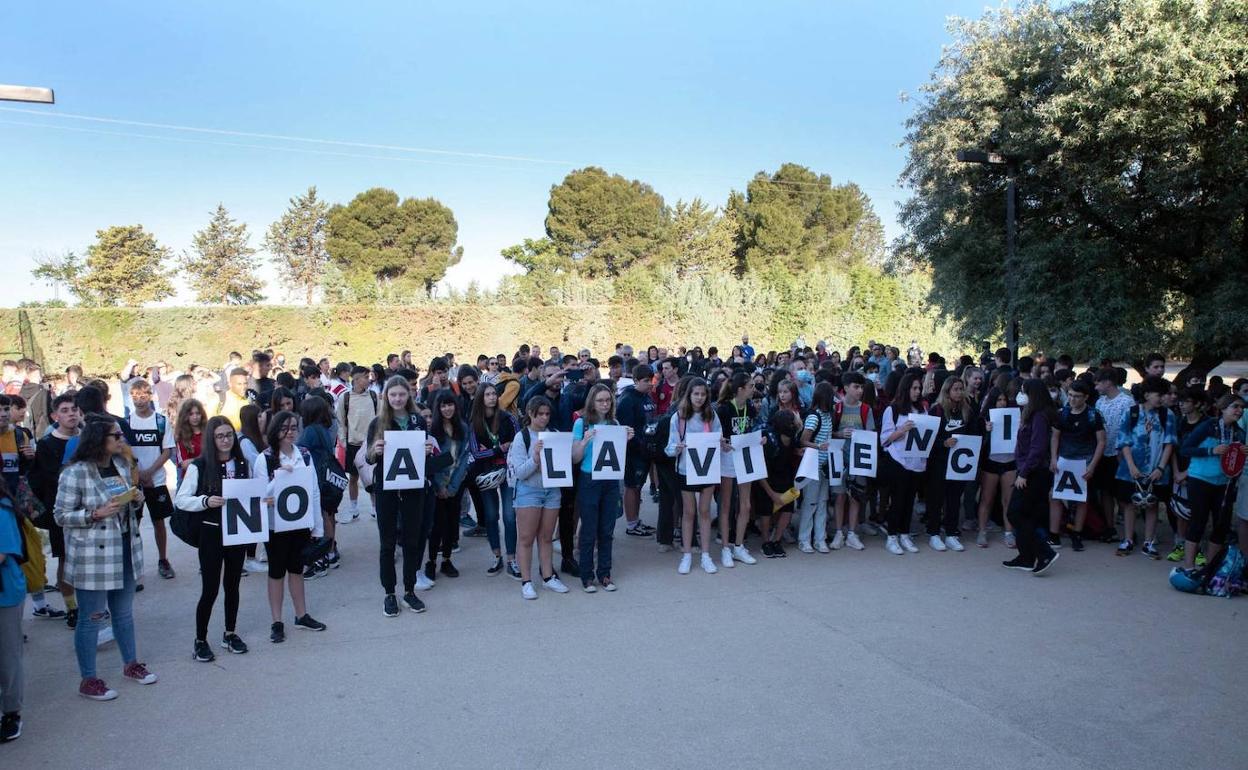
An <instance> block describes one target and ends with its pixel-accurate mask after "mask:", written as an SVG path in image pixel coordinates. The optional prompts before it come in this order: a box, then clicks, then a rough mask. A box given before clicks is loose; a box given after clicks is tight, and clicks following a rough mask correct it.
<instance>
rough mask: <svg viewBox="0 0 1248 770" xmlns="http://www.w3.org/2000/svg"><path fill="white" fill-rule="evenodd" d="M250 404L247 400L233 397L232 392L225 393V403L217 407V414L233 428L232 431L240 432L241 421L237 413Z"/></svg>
mask: <svg viewBox="0 0 1248 770" xmlns="http://www.w3.org/2000/svg"><path fill="white" fill-rule="evenodd" d="M250 403H251V402H250V401H248V400H247V399H245V398H242V397H240V396H236V395H234V391H232V390H231V391H227V392H226V394H225V401H222V402H221V404H220V405H219V406H218V407H217V414H218V415H220V416H222V417H224V418H225V419H227V420H229V421H230V424H231V425H233V426H234V430H236V431H237V430H242V428H243V421H242V418H240V417H239V412H240V411H242V408H243V407H244V406H246V405H247V404H250Z"/></svg>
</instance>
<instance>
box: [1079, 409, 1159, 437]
mask: <svg viewBox="0 0 1248 770" xmlns="http://www.w3.org/2000/svg"><path fill="white" fill-rule="evenodd" d="M1089 408H1091V407H1089ZM1129 414H1130V415H1131V416H1130V418H1128V419H1127V430H1128V431H1131V432H1132V433H1134V432H1135V424H1136V423H1137V422H1139V421H1140V405H1139V404H1136V405H1135V406H1133V407H1131V411H1130V412H1129ZM1157 414H1158V415H1159V416H1158V419H1159V420H1160V421H1161V429H1162V430H1163V431H1164V430H1165V429H1166V421H1167V420H1168V419H1169V418H1170V410H1169V409H1158V410H1157Z"/></svg>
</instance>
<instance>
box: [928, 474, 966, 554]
mask: <svg viewBox="0 0 1248 770" xmlns="http://www.w3.org/2000/svg"><path fill="white" fill-rule="evenodd" d="M944 467H945V461H943V460H941V461H940V462H939V465H935V466H933V467H931V468H928V478H927V534H929V535H939V534H940V528H941V526H942V525H943V526H944V528H945V537H958V536H960V535H961V534H962V530H961V528H960V525H959V523H958V519H959V518H960V517H961V515H962V493H963V491H965V490H966V485H967V482H965V481H950V480H948V479H946V478H945V472H944Z"/></svg>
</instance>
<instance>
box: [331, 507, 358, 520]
mask: <svg viewBox="0 0 1248 770" xmlns="http://www.w3.org/2000/svg"><path fill="white" fill-rule="evenodd" d="M334 521H336V522H338V523H339V524H350V523H351V522H352V521H354V518H352V516H351V510H350V509H349V508H345V507H344V508H339V509H338V512H337V513H335V514H334Z"/></svg>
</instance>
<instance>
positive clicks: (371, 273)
mask: <svg viewBox="0 0 1248 770" xmlns="http://www.w3.org/2000/svg"><path fill="white" fill-rule="evenodd" d="M458 237H459V225H458V223H456V221H455V215H454V214H453V213H452V212H451V210H450V209H449V208H447V207H446V206H445V205H443V204H442V203H440V202H439V201H437V200H435V199H433V198H406V199H404V200H403V201H402V202H400V201H399V196H398V194H397V193H395V192H394V191H393V190H387V189H385V188H382V187H374V188H373V189H371V190H365V191H364V192H362V193H360V194H359V195H357V196H355V198H354V199H353V200H352V201H351V202H350V203H348V204H347V205H345V206H341V205H339V206H334V207H333V208H332V209H330V212H329V240H328V242H327V244H326V245H327V248H328V249H329V254H330V258H331V259H332V260H333V261H334V264H335V265H336V266H337V267H338V269H339V270H341V271H342V273H343V275H344V276H345V277H346V279H347V281H348V282H353V281H358V280H359V279H360V278H366V279H368V280H372V281H376V282H377V283H379V284H382V285H389V286H394V287H397V288H398V289H399V290H400V291H402V289H403V288H404V287H419V288H420V290H421V291H423V292H424V293H425V294H426V295H432V294H433V287H434V285H435V284H436V283H437V282H438V281H440V280H442V279H443V278H444V277H445V276H446V271H447V270H448V269H449V268H450V267H451V266H452V265H455V264H456V263H458V262H459V260H460V258H461V257H462V256H463V253H464V250H463V247H462V246H460V247H457V246H456V245H455V241H456V240H458Z"/></svg>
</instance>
